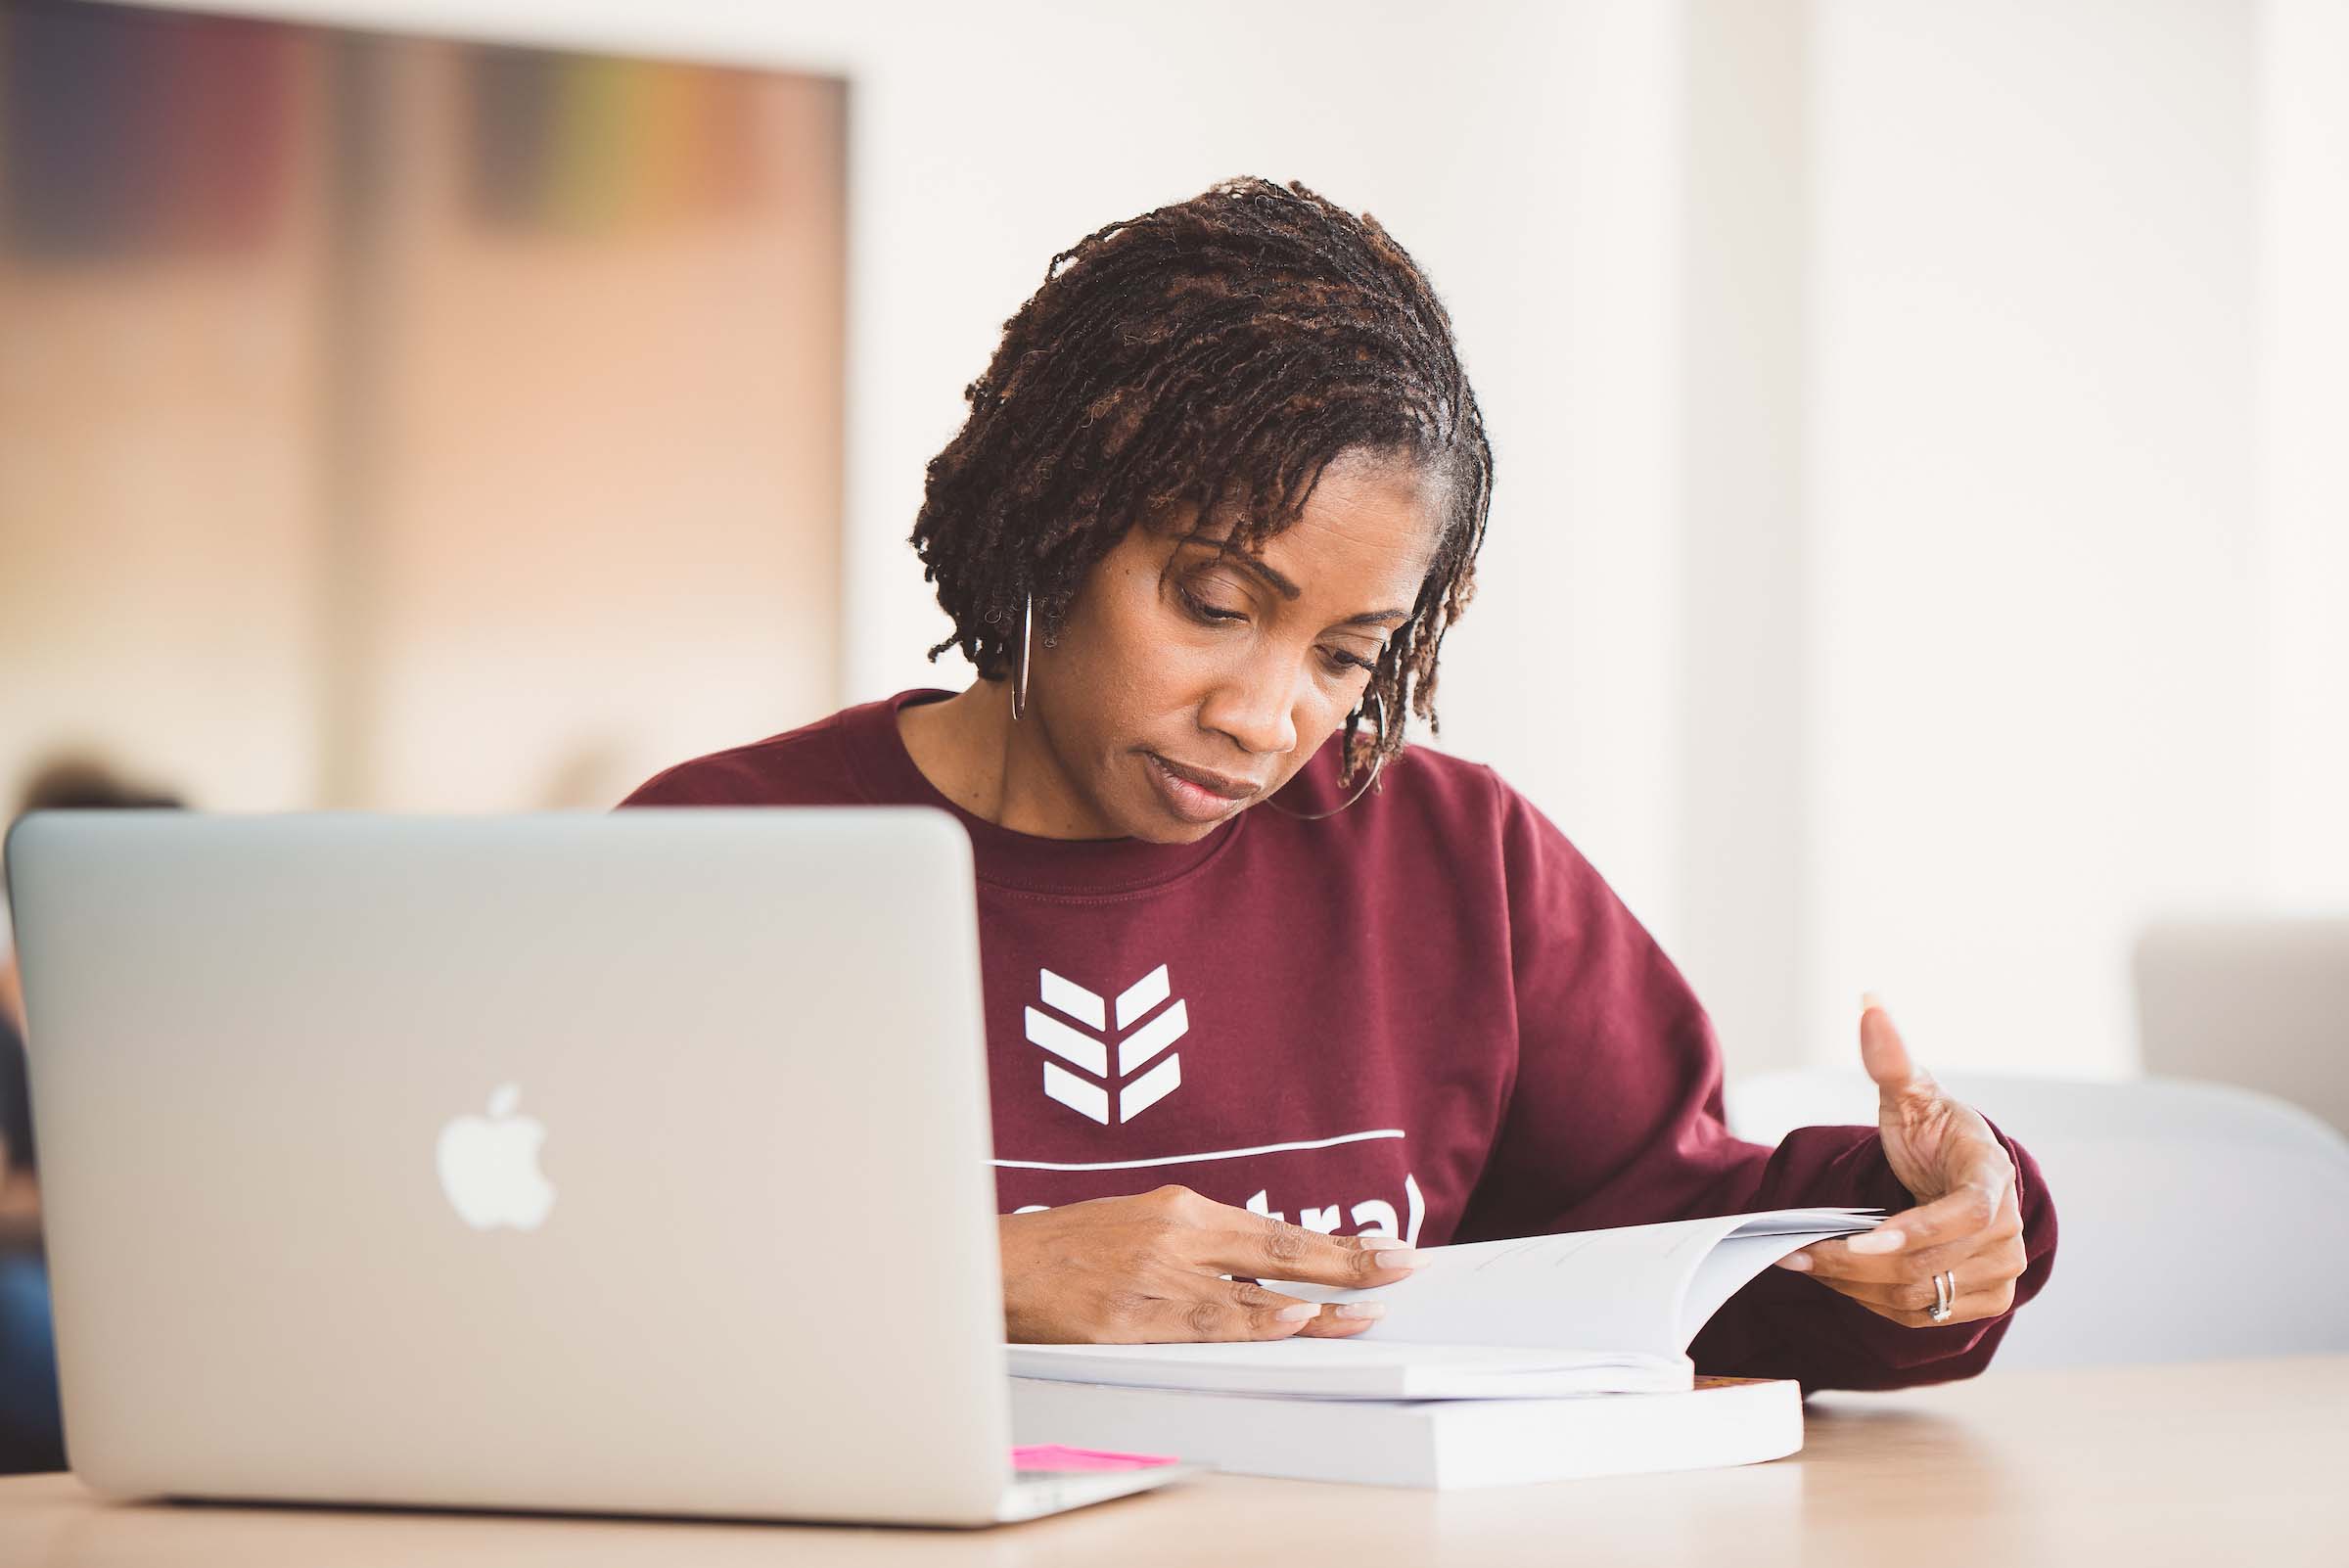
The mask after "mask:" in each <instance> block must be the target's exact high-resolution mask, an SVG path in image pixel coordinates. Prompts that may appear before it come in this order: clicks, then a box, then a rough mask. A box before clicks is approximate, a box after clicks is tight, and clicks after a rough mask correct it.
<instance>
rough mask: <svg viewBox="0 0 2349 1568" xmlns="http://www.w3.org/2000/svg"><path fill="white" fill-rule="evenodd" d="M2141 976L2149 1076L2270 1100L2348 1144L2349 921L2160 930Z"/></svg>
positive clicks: (2150, 940) (2248, 922) (2160, 926)
mask: <svg viewBox="0 0 2349 1568" xmlns="http://www.w3.org/2000/svg"><path fill="white" fill-rule="evenodd" d="M2131 968H2132V971H2133V978H2134V979H2135V982H2136V988H2137V1026H2138V1038H2139V1040H2140V1042H2141V1045H2142V1051H2143V1054H2144V1064H2145V1071H2146V1072H2148V1073H2155V1074H2160V1075H2162V1076H2164V1077H2177V1078H2210V1079H2217V1080H2218V1081H2219V1082H2221V1083H2223V1084H2242V1085H2243V1086H2244V1087H2246V1088H2255V1089H2264V1090H2266V1091H2267V1092H2268V1093H2270V1094H2280V1095H2281V1096H2282V1097H2283V1098H2285V1099H2287V1100H2290V1101H2291V1102H2292V1103H2293V1104H2294V1105H2302V1106H2306V1107H2307V1108H2308V1109H2309V1110H2311V1111H2314V1112H2316V1113H2317V1115H2319V1116H2321V1117H2323V1118H2325V1119H2326V1121H2328V1122H2330V1123H2331V1124H2332V1125H2333V1126H2334V1127H2335V1128H2337V1129H2339V1130H2341V1131H2343V1132H2349V918H2343V919H2337V920H2311V919H2300V920H2291V919H2240V920H2163V921H2156V922H2154V923H2153V924H2151V925H2148V926H2146V927H2145V929H2144V930H2143V931H2142V933H2141V934H2140V935H2139V937H2138V940H2137V951H2136V954H2135V959H2134V962H2133V963H2132V965H2131Z"/></svg>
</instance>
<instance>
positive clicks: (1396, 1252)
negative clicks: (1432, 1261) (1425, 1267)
mask: <svg viewBox="0 0 2349 1568" xmlns="http://www.w3.org/2000/svg"><path fill="white" fill-rule="evenodd" d="M1370 1261H1371V1262H1372V1263H1374V1264H1376V1265H1378V1267H1379V1268H1418V1267H1419V1266H1420V1265H1421V1264H1423V1263H1425V1262H1427V1255H1426V1254H1425V1253H1423V1252H1420V1251H1418V1250H1417V1249H1416V1248H1412V1247H1397V1248H1394V1249H1393V1250H1391V1251H1388V1252H1374V1253H1372V1254H1371V1255H1370Z"/></svg>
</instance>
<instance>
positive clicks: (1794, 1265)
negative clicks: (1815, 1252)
mask: <svg viewBox="0 0 2349 1568" xmlns="http://www.w3.org/2000/svg"><path fill="white" fill-rule="evenodd" d="M1778 1267H1779V1268H1791V1269H1793V1270H1794V1271H1795V1272H1796V1273H1798V1274H1807V1273H1809V1272H1810V1271H1811V1255H1810V1254H1809V1253H1807V1252H1790V1253H1788V1254H1787V1255H1786V1256H1785V1257H1783V1258H1780V1259H1779V1260H1778Z"/></svg>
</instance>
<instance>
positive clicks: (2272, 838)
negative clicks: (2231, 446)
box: [2258, 0, 2349, 912]
mask: <svg viewBox="0 0 2349 1568" xmlns="http://www.w3.org/2000/svg"><path fill="white" fill-rule="evenodd" d="M2258 70H2259V94H2260V100H2259V108H2260V119H2259V134H2260V175H2261V182H2262V183H2261V186H2260V213H2261V218H2262V223H2261V231H2260V239H2261V245H2260V306H2261V308H2260V316H2259V327H2260V364H2261V371H2262V378H2261V384H2260V393H2261V398H2260V408H2261V414H2262V418H2261V447H2260V460H2261V463H2260V467H2261V481H2262V492H2261V493H2262V499H2263V501H2264V508H2263V516H2264V517H2265V520H2266V523H2267V529H2266V533H2265V541H2264V542H2265V546H2266V548H2265V552H2264V557H2263V560H2262V563H2261V565H2262V574H2261V576H2262V585H2263V588H2264V591H2265V594H2266V597H2267V603H2268V615H2267V618H2266V628H2267V633H2268V636H2267V644H2266V649H2265V656H2266V678H2265V680H2264V682H2263V683H2262V691H2263V694H2264V695H2265V697H2266V699H2267V700H2266V702H2265V704H2264V706H2263V707H2262V710H2261V716H2262V719H2263V720H2264V726H2265V730H2266V735H2265V740H2266V749H2265V760H2266V763H2267V799H2268V808H2267V809H2266V811H2265V812H2263V813H2262V814H2263V818H2264V823H2265V828H2266V832H2265V834H2264V842H2263V844H2262V851H2263V858H2262V876H2261V889H2260V892H2261V896H2262V899H2263V900H2264V901H2266V902H2268V903H2271V904H2274V905H2276V906H2279V907H2282V908H2287V909H2294V910H2331V911H2336V912H2337V911H2339V910H2342V909H2344V908H2349V809H2344V807H2343V804H2342V803H2344V802H2349V616H2345V615H2343V614H2342V610H2341V606H2342V603H2343V601H2344V600H2345V599H2349V373H2344V370H2343V367H2344V366H2349V288H2344V287H2343V286H2342V283H2341V280H2342V279H2343V278H2349V90H2345V88H2349V5H2342V4H2341V3H2340V0H2267V4H2266V5H2265V6H2264V7H2263V8H2262V11H2261V24H2260V36H2259V59H2258Z"/></svg>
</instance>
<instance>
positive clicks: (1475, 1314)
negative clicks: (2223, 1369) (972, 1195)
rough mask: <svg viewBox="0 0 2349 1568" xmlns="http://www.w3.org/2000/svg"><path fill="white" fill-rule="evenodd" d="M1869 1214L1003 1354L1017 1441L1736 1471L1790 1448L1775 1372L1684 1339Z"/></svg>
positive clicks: (1775, 1216) (1635, 1235) (1550, 1469)
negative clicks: (1360, 1314) (1339, 1306)
mask: <svg viewBox="0 0 2349 1568" xmlns="http://www.w3.org/2000/svg"><path fill="white" fill-rule="evenodd" d="M1879 1212H1880V1211H1877V1210H1873V1209H1780V1210H1774V1211H1772V1212H1771V1213H1768V1214H1749V1215H1725V1216H1722V1217H1719V1218H1717V1219H1708V1220H1685V1221H1678V1222H1672V1223H1669V1224H1655V1225H1630V1226H1625V1227H1623V1228H1620V1229H1614V1230H1582V1231H1571V1232H1567V1233H1565V1234H1562V1235H1551V1236H1534V1237H1528V1238H1526V1239H1523V1240H1513V1241H1483V1242H1471V1243H1468V1244H1465V1245H1461V1246H1453V1247H1431V1248H1427V1249H1425V1252H1426V1256H1427V1261H1426V1263H1424V1264H1423V1265H1422V1266H1421V1267H1420V1268H1418V1269H1417V1270H1416V1271H1415V1272H1414V1273H1413V1274H1412V1276H1411V1277H1410V1278H1409V1279H1408V1280H1405V1281H1404V1282H1403V1283H1401V1284H1398V1285H1390V1286H1385V1287H1382V1288H1380V1289H1377V1290H1367V1291H1348V1290H1332V1289H1328V1288H1325V1287H1321V1286H1314V1285H1299V1284H1290V1283H1283V1282H1279V1281H1273V1280H1267V1281H1266V1283H1267V1285H1270V1286H1271V1287H1272V1288H1273V1289H1275V1290H1279V1291H1282V1292H1283V1293H1285V1294H1288V1295H1292V1296H1297V1297H1300V1298H1303V1299H1305V1300H1309V1301H1347V1300H1353V1299H1357V1298H1375V1299H1377V1300H1379V1301H1380V1302H1382V1303H1384V1304H1385V1306H1386V1309H1387V1313H1386V1315H1385V1316H1384V1317H1382V1318H1381V1319H1379V1320H1378V1321H1377V1322H1376V1323H1375V1324H1373V1325H1372V1326H1371V1327H1370V1328H1369V1329H1367V1330H1365V1331H1364V1332H1362V1333H1360V1334H1358V1335H1355V1336H1353V1337H1351V1338H1348V1339H1284V1340H1274V1341H1270V1342H1267V1343H1261V1344H1227V1345H1014V1346H1012V1347H1011V1371H1012V1374H1013V1375H1012V1426H1013V1437H1014V1440H1015V1441H1016V1442H1019V1443H1022V1444H1039V1443H1059V1444H1067V1445H1070V1446H1072V1447H1077V1448H1086V1449H1105V1450H1113V1451H1121V1452H1133V1453H1168V1454H1179V1455H1180V1456H1182V1457H1183V1458H1186V1459H1200V1460H1204V1461H1206V1462H1208V1463H1210V1464H1213V1465H1215V1466H1217V1467H1218V1468H1220V1469H1223V1470H1231V1471H1237V1472H1240V1473H1243V1474H1248V1475H1267V1476H1283V1477H1288V1478H1291V1479H1295V1480H1303V1481H1353V1482H1363V1483H1369V1484H1373V1485H1384V1486H1411V1487H1431V1488H1437V1489H1451V1488H1458V1487H1481V1486H1501V1485H1507V1484H1510V1483H1515V1482H1525V1481H1555V1480H1563V1479H1567V1478H1570V1477H1576V1476H1597V1475H1625V1474H1631V1473H1633V1472H1636V1471H1645V1470H1685V1469H1696V1468H1701V1467H1705V1466H1711V1465H1725V1464H1751V1463H1754V1462H1756V1461H1758V1460H1763V1459H1774V1458H1779V1457H1781V1456H1783V1455H1785V1454H1789V1453H1795V1452H1797V1451H1798V1450H1800V1449H1801V1448H1802V1446H1803V1407H1802V1391H1801V1390H1800V1389H1799V1388H1797V1387H1796V1386H1795V1385H1794V1384H1793V1383H1791V1382H1785V1381H1777V1380H1768V1379H1750V1378H1720V1377H1698V1376H1697V1375H1696V1373H1695V1368H1694V1366H1693V1365H1692V1364H1691V1363H1690V1361H1689V1360H1688V1356H1687V1347H1688V1342H1689V1341H1690V1340H1692V1339H1694V1338H1695V1337H1696V1332H1697V1330H1698V1329H1700V1328H1702V1327H1703V1326H1704V1324H1705V1321H1706V1320H1707V1319H1708V1318H1710V1317H1711V1316H1712V1315H1713V1314H1715V1313H1716V1312H1719V1311H1720V1310H1721V1307H1722V1305H1723V1304H1724V1303H1725V1302H1727V1300H1728V1299H1729V1297H1730V1296H1732V1295H1734V1294H1735V1293H1736V1292H1737V1290H1738V1289H1739V1288H1740V1287H1741V1286H1743V1285H1744V1284H1745V1283H1746V1282H1747V1281H1749V1280H1751V1279H1752V1278H1753V1277H1754V1276H1755V1275H1756V1274H1758V1273H1760V1272H1761V1271H1762V1270H1763V1269H1765V1268H1769V1267H1770V1266H1771V1265H1772V1264H1773V1263H1775V1262H1776V1261H1777V1260H1778V1259H1780V1258H1782V1257H1784V1256H1785V1255H1786V1254H1787V1253H1789V1252H1792V1251H1794V1250H1796V1249H1797V1248H1799V1247H1802V1246H1805V1245H1807V1244H1809V1243H1811V1242H1815V1241H1820V1240H1824V1239H1826V1238H1828V1237H1831V1236H1843V1235H1850V1234H1852V1233H1853V1232H1855V1231H1860V1230H1865V1229H1868V1228H1869V1227H1870V1226H1871V1225H1873V1224H1874V1223H1875V1221H1876V1217H1877V1215H1878V1214H1879Z"/></svg>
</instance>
